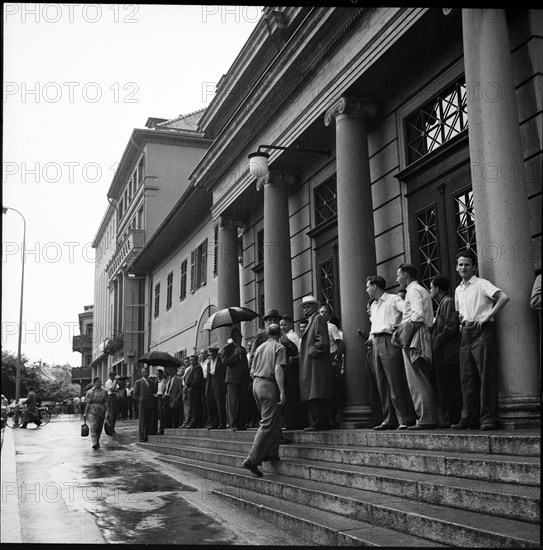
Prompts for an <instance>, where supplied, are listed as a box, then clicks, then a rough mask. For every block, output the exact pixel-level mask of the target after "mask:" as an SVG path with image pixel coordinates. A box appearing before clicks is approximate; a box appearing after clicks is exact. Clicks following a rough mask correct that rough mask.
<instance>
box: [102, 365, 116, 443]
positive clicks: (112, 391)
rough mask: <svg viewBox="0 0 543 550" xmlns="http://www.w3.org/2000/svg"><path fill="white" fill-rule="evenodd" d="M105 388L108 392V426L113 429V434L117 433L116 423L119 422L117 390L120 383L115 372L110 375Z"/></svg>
mask: <svg viewBox="0 0 543 550" xmlns="http://www.w3.org/2000/svg"><path fill="white" fill-rule="evenodd" d="M104 387H105V389H106V391H107V399H108V417H109V422H108V424H109V425H110V426H111V428H112V429H113V433H115V422H116V421H117V413H118V412H119V411H118V410H117V390H118V389H119V381H118V379H117V377H116V376H115V373H114V372H113V371H111V372H110V373H109V380H108V381H107V382H106V383H105V384H104Z"/></svg>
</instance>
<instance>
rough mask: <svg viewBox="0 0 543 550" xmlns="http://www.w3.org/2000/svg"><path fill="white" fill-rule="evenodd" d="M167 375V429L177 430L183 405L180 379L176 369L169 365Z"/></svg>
mask: <svg viewBox="0 0 543 550" xmlns="http://www.w3.org/2000/svg"><path fill="white" fill-rule="evenodd" d="M167 368H168V374H169V375H170V377H169V378H168V381H167V382H166V390H165V393H164V395H165V399H166V405H167V407H168V413H167V418H168V419H169V423H168V424H167V426H166V427H168V428H179V420H180V418H181V407H182V405H183V383H182V381H181V378H180V377H179V376H177V367H176V366H175V365H169V366H168V367H167Z"/></svg>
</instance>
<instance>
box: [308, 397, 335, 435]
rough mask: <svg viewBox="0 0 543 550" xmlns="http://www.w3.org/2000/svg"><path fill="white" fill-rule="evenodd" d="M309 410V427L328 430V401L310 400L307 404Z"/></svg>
mask: <svg viewBox="0 0 543 550" xmlns="http://www.w3.org/2000/svg"><path fill="white" fill-rule="evenodd" d="M307 407H308V410H309V418H310V425H311V426H312V427H313V428H317V429H321V428H329V427H330V422H329V421H328V411H329V408H330V399H322V398H318V399H310V400H309V401H308V402H307Z"/></svg>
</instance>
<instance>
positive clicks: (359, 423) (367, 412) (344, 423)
mask: <svg viewBox="0 0 543 550" xmlns="http://www.w3.org/2000/svg"><path fill="white" fill-rule="evenodd" d="M373 426H374V422H372V417H371V408H370V407H369V405H347V406H346V407H345V408H344V409H343V410H342V411H341V422H340V427H341V429H344V430H358V429H360V428H372V427H373Z"/></svg>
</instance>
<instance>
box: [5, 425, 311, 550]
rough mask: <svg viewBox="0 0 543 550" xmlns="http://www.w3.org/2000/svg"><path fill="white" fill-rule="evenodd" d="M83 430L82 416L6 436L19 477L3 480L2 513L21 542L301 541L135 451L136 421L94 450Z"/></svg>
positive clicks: (204, 483)
mask: <svg viewBox="0 0 543 550" xmlns="http://www.w3.org/2000/svg"><path fill="white" fill-rule="evenodd" d="M80 426H81V420H80V419H79V418H77V417H75V416H73V417H71V418H68V417H67V416H66V415H65V416H64V417H63V418H61V420H59V421H56V422H50V423H49V424H48V425H47V426H45V427H43V428H40V429H36V428H34V427H33V425H29V427H28V428H27V429H26V430H22V429H16V430H13V431H12V433H11V434H7V435H9V436H12V437H13V440H14V443H15V465H16V478H15V477H14V478H13V479H9V480H5V479H4V476H3V479H2V511H3V513H4V511H5V510H12V511H14V510H15V509H16V507H17V506H18V507H19V517H20V522H21V536H22V542H24V543H72V544H73V543H129V544H183V545H189V544H210V545H211V544H213V545H219V544H238V545H239V544H276V545H281V544H285V545H286V544H288V545H291V544H301V543H302V542H301V541H296V540H295V539H293V538H292V537H290V536H289V535H288V534H285V533H284V532H281V531H280V530H279V529H278V528H277V527H274V526H271V525H268V524H266V525H262V524H259V523H261V522H255V520H254V519H251V521H250V522H248V521H247V517H246V515H244V514H243V512H242V511H239V510H237V509H233V508H234V507H231V506H227V505H225V504H224V503H220V502H217V500H218V499H217V497H215V498H214V499H213V498H210V483H211V482H209V481H206V480H203V479H201V478H198V477H197V476H193V475H190V474H189V473H185V472H181V471H179V470H178V469H176V468H175V467H172V466H170V465H165V464H164V463H162V462H160V461H158V460H157V459H156V458H155V456H154V454H153V453H151V452H149V451H148V450H145V449H142V448H140V447H139V446H138V445H137V444H136V441H137V437H138V435H137V422H136V421H121V422H118V423H117V426H116V432H117V433H116V434H115V435H114V436H112V437H109V436H107V435H105V434H102V437H101V440H100V445H101V447H100V449H98V450H96V451H95V450H93V449H92V448H91V446H92V443H91V439H90V436H89V437H85V438H83V437H81V436H80ZM6 429H8V430H9V428H6ZM4 452H5V449H4V447H3V449H2V453H3V455H4ZM2 464H3V465H4V456H3V457H2ZM2 542H5V540H4V536H3V537H2Z"/></svg>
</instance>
